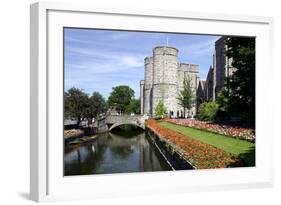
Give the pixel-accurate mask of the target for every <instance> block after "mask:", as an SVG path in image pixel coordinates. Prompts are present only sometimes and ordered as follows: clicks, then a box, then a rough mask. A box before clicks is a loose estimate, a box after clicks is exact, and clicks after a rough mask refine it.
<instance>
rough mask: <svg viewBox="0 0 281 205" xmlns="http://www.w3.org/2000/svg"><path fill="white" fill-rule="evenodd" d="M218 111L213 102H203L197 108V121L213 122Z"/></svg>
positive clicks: (216, 105)
mask: <svg viewBox="0 0 281 205" xmlns="http://www.w3.org/2000/svg"><path fill="white" fill-rule="evenodd" d="M217 111H218V104H217V103H215V102H204V103H202V104H201V105H200V107H199V111H198V112H199V113H198V119H199V120H203V121H213V120H214V119H215V117H216V113H217Z"/></svg>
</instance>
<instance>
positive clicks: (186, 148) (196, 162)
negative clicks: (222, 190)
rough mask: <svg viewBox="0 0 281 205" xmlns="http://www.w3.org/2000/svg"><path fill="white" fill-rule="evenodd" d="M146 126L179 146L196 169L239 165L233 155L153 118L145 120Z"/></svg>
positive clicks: (238, 161)
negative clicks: (176, 130)
mask: <svg viewBox="0 0 281 205" xmlns="http://www.w3.org/2000/svg"><path fill="white" fill-rule="evenodd" d="M146 126H147V127H148V128H150V129H151V130H152V131H154V132H155V133H156V134H157V135H158V136H159V137H160V138H165V139H166V140H168V141H169V142H170V143H172V144H173V145H175V146H176V147H177V148H179V149H180V150H181V151H182V154H183V155H184V156H185V158H186V159H187V160H188V161H189V162H190V163H191V164H192V165H193V166H194V167H195V168H197V169H210V168H225V167H235V166H239V165H240V166H241V162H240V160H239V159H238V158H237V157H235V156H234V155H232V154H230V153H227V152H225V151H223V150H221V149H218V148H216V147H214V146H212V145H209V144H205V143H203V142H200V141H198V140H195V139H192V138H189V137H187V136H185V135H183V134H180V133H178V132H174V131H172V130H170V129H168V128H166V127H163V126H161V125H159V124H158V123H157V121H155V120H154V119H150V120H147V121H146Z"/></svg>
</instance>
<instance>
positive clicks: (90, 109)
mask: <svg viewBox="0 0 281 205" xmlns="http://www.w3.org/2000/svg"><path fill="white" fill-rule="evenodd" d="M106 108H107V105H106V101H105V99H104V97H103V96H102V95H101V94H100V93H99V92H94V93H93V94H92V96H91V97H90V98H89V100H88V106H87V108H86V117H88V118H97V117H98V116H99V114H102V113H104V112H105V111H106Z"/></svg>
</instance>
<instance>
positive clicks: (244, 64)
mask: <svg viewBox="0 0 281 205" xmlns="http://www.w3.org/2000/svg"><path fill="white" fill-rule="evenodd" d="M225 44H226V46H227V49H226V56H227V57H228V58H231V59H232V66H233V67H235V68H236V69H237V70H236V71H235V72H234V74H233V75H232V76H231V77H230V78H229V79H227V87H228V88H229V89H228V92H229V93H228V95H229V106H228V108H229V110H228V111H229V112H231V113H240V114H243V115H244V116H245V115H246V116H248V117H247V118H248V121H252V122H254V119H255V38H241V37H230V38H227V39H226V40H225ZM230 109H231V110H230Z"/></svg>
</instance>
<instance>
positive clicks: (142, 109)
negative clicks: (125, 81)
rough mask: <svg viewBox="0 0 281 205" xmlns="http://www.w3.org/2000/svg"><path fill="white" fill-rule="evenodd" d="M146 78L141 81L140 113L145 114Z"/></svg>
mask: <svg viewBox="0 0 281 205" xmlns="http://www.w3.org/2000/svg"><path fill="white" fill-rule="evenodd" d="M143 95H144V80H141V81H140V114H141V115H143V114H144V96H143Z"/></svg>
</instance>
